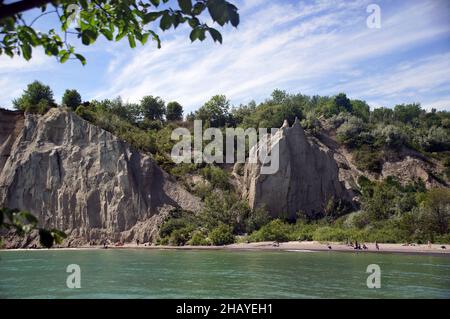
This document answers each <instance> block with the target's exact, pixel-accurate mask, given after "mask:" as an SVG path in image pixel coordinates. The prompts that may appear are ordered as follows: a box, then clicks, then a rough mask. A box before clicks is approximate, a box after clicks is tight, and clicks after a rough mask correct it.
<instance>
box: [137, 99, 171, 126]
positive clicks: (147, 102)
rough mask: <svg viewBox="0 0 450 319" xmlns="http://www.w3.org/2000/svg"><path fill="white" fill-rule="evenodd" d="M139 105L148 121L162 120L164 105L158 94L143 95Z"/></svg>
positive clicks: (164, 111) (164, 110)
mask: <svg viewBox="0 0 450 319" xmlns="http://www.w3.org/2000/svg"><path fill="white" fill-rule="evenodd" d="M140 105H141V109H142V111H143V113H144V117H145V118H146V119H148V120H150V121H155V120H160V121H162V120H163V116H164V114H165V113H166V106H165V103H164V101H163V100H162V99H161V98H160V97H159V96H157V97H153V96H151V95H149V96H144V97H143V98H142V100H141V104H140Z"/></svg>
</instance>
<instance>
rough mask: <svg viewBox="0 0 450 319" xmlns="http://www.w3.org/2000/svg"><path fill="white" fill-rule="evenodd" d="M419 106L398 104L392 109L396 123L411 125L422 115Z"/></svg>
mask: <svg viewBox="0 0 450 319" xmlns="http://www.w3.org/2000/svg"><path fill="white" fill-rule="evenodd" d="M422 112H423V111H422V109H421V107H420V104H400V105H396V106H395V107H394V117H395V119H396V120H397V121H400V122H403V123H411V122H412V121H413V120H414V119H417V118H418V117H419V116H420V114H422Z"/></svg>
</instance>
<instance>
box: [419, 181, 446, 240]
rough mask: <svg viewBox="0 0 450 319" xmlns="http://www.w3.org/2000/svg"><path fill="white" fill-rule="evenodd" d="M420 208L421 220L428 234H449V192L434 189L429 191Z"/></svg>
mask: <svg viewBox="0 0 450 319" xmlns="http://www.w3.org/2000/svg"><path fill="white" fill-rule="evenodd" d="M421 208H422V210H423V217H422V218H423V220H424V222H425V227H426V228H427V231H428V232H429V233H433V232H436V233H438V234H441V235H443V234H446V233H448V232H449V222H450V190H449V189H445V188H434V189H431V190H429V191H428V192H427V193H426V194H425V195H424V198H423V201H422V204H421Z"/></svg>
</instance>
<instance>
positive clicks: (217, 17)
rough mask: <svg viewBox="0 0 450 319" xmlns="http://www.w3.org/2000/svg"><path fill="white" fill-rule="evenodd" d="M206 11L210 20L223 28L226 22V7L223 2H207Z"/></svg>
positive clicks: (219, 0) (215, 0) (220, 0)
mask: <svg viewBox="0 0 450 319" xmlns="http://www.w3.org/2000/svg"><path fill="white" fill-rule="evenodd" d="M208 11H209V14H210V15H211V18H212V19H213V20H214V21H215V22H217V23H218V24H219V25H221V26H223V25H224V24H225V23H226V22H227V14H228V7H227V4H226V2H225V1H224V0H211V1H209V2H208Z"/></svg>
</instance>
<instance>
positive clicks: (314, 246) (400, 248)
mask: <svg viewBox="0 0 450 319" xmlns="http://www.w3.org/2000/svg"><path fill="white" fill-rule="evenodd" d="M366 246H367V247H368V249H367V250H355V249H354V248H353V247H350V246H347V245H345V244H341V243H320V242H298V241H292V242H286V243H279V244H276V243H273V242H259V243H241V244H233V245H228V246H182V247H177V246H156V245H148V244H141V245H136V244H125V245H123V246H118V247H116V246H114V245H110V246H108V249H179V250H189V249H191V250H194V249H195V250H231V251H241V250H255V251H299V252H317V251H337V252H353V253H402V254H428V255H440V256H447V257H450V245H441V244H434V245H431V247H430V246H428V245H427V244H424V245H418V244H413V245H403V244H378V246H379V250H377V249H376V247H375V244H374V243H369V244H368V243H366ZM442 246H444V247H446V249H443V248H442ZM329 247H331V249H330V248H329ZM52 249H54V250H91V249H104V248H103V246H84V247H76V248H75V247H74V248H52ZM9 250H10V251H11V250H22V251H23V250H27V251H28V250H33V249H9ZM35 250H40V249H35Z"/></svg>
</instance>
